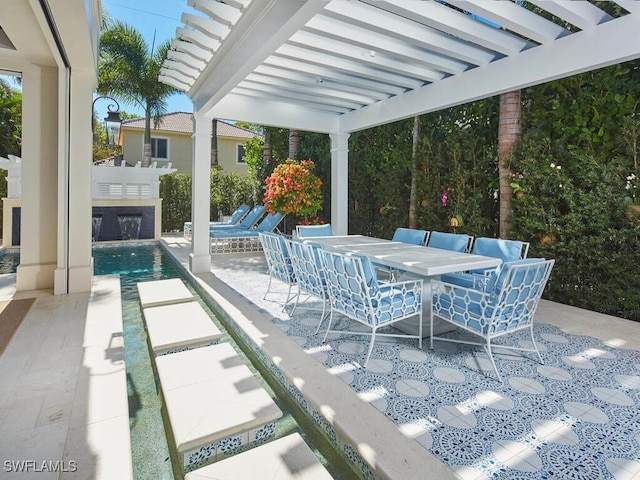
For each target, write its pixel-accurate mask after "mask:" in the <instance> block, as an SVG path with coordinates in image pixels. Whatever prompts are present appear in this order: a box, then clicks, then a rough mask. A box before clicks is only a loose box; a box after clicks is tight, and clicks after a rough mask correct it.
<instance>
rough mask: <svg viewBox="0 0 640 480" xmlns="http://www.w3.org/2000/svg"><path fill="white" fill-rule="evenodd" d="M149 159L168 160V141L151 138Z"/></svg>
mask: <svg viewBox="0 0 640 480" xmlns="http://www.w3.org/2000/svg"><path fill="white" fill-rule="evenodd" d="M151 158H153V159H157V160H168V159H169V139H167V138H151Z"/></svg>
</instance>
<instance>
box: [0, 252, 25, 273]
mask: <svg viewBox="0 0 640 480" xmlns="http://www.w3.org/2000/svg"><path fill="white" fill-rule="evenodd" d="M19 263H20V250H16V249H12V250H2V251H1V252H0V274H4V273H16V269H17V268H18V264H19Z"/></svg>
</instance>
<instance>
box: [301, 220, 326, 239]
mask: <svg viewBox="0 0 640 480" xmlns="http://www.w3.org/2000/svg"><path fill="white" fill-rule="evenodd" d="M296 235H297V236H298V238H305V237H331V236H333V229H332V228H331V224H330V223H326V224H324V225H296Z"/></svg>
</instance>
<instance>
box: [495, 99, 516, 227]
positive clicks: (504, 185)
mask: <svg viewBox="0 0 640 480" xmlns="http://www.w3.org/2000/svg"><path fill="white" fill-rule="evenodd" d="M520 97H521V91H520V90H514V91H512V92H506V93H503V94H502V95H500V118H499V121H498V176H499V185H500V197H499V198H500V200H499V201H500V219H499V236H500V237H501V238H509V234H510V232H511V218H510V217H511V196H512V195H513V188H511V175H512V174H513V172H512V171H511V168H510V165H509V163H510V161H511V156H512V154H513V149H514V148H515V146H516V144H517V143H518V141H520V139H521V138H522V118H521V117H522V105H521V103H520V102H521V100H520Z"/></svg>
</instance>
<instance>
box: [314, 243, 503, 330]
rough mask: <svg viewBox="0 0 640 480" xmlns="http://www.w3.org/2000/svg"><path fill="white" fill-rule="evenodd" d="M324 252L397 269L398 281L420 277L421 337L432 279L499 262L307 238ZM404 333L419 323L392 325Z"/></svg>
mask: <svg viewBox="0 0 640 480" xmlns="http://www.w3.org/2000/svg"><path fill="white" fill-rule="evenodd" d="M306 240H312V241H314V242H317V243H319V244H321V245H323V246H324V247H325V248H327V249H335V250H339V251H342V252H349V253H358V254H361V255H366V256H368V257H369V258H370V259H371V261H372V262H373V263H374V264H375V265H381V266H384V267H388V268H392V269H396V270H398V271H399V272H401V275H400V280H402V279H403V278H404V279H408V277H413V278H416V277H419V278H423V280H424V282H423V295H422V306H423V314H422V335H423V336H424V337H426V336H429V334H430V324H429V320H430V311H431V280H432V279H434V278H438V276H439V275H442V274H444V273H454V272H464V271H467V270H475V269H482V268H494V267H497V266H498V265H500V263H501V262H502V261H501V260H500V259H499V258H494V257H486V256H483V255H475V254H471V253H461V252H453V251H450V250H443V249H440V248H432V247H424V246H422V245H410V244H406V243H402V242H394V241H392V240H386V239H383V238H375V237H368V236H365V235H334V236H330V237H310V238H306ZM394 326H395V327H396V328H398V329H400V330H402V331H403V332H405V333H409V334H413V335H417V334H418V320H417V319H412V318H410V319H407V320H403V321H401V322H398V323H397V324H395V325H394ZM448 330H451V324H450V323H447V322H438V323H436V324H434V333H436V334H439V333H443V332H445V331H448Z"/></svg>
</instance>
